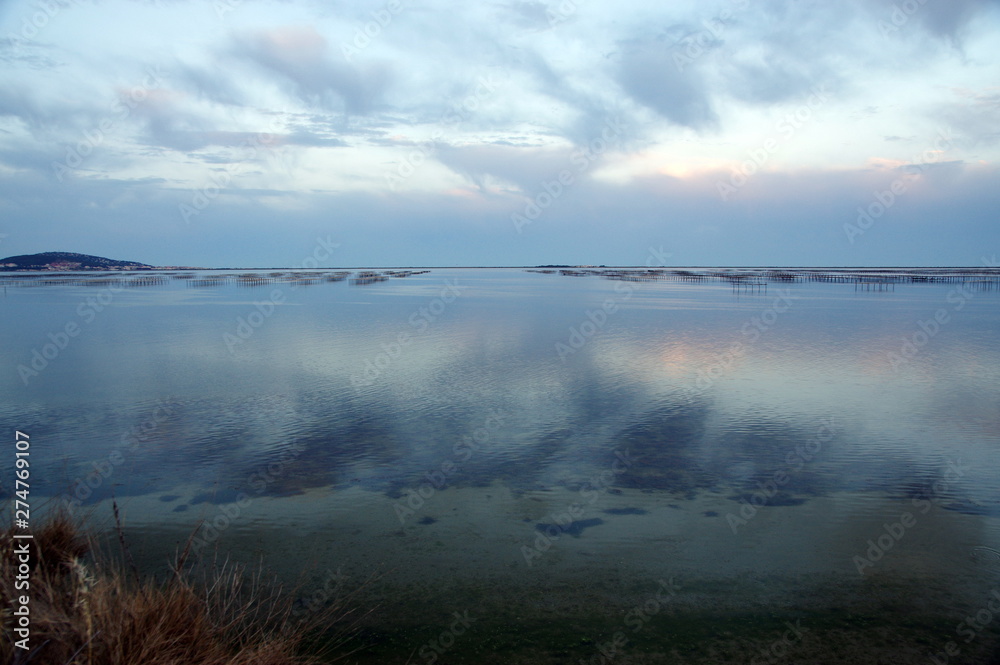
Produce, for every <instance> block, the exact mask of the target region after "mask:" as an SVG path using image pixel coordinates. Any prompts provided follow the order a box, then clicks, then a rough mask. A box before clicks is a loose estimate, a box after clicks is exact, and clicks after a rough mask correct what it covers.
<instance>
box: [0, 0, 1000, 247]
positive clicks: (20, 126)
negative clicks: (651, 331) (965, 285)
mask: <svg viewBox="0 0 1000 665" xmlns="http://www.w3.org/2000/svg"><path fill="white" fill-rule="evenodd" d="M659 4H660V5H662V6H655V5H654V3H650V2H633V1H632V0H617V1H616V2H599V1H598V0H562V1H560V0H551V1H549V2H503V1H496V2H484V3H458V2H444V1H439V0H423V1H419V2H418V1H416V0H414V1H397V0H390V1H386V0H373V1H371V2H357V1H354V2H350V3H345V2H321V3H320V2H317V3H309V2H291V3H289V2H269V1H258V0H215V1H214V2H207V1H206V2H183V1H171V0H161V1H153V2H122V1H119V0H52V1H51V2H20V1H14V2H4V3H2V4H0V63H2V64H0V234H3V235H2V236H0V256H7V255H13V254H26V253H35V252H41V251H76V252H83V253H88V254H98V255H102V256H108V257H111V258H117V259H128V260H135V261H141V262H144V263H151V264H155V265H171V264H172V265H178V264H179V265H198V266H240V267H270V266H292V265H297V264H300V263H301V262H302V260H303V259H304V258H306V257H307V256H310V255H312V253H313V250H314V248H315V247H316V245H317V238H323V239H324V240H325V239H327V238H329V241H332V242H334V243H339V246H338V247H337V248H336V250H335V251H334V252H333V255H332V256H331V258H330V259H329V261H327V264H328V265H330V266H360V265H369V266H391V265H441V266H451V265H534V264H542V263H570V264H607V265H637V264H647V263H661V262H662V263H664V264H669V265H981V264H982V262H983V260H984V258H989V257H992V256H993V255H994V254H1000V224H998V221H1000V219H998V217H1000V169H998V157H1000V1H997V0H990V1H987V0H980V1H976V0H907V1H906V2H894V0H838V1H836V2H835V1H833V0H830V1H826V2H814V1H810V0H799V1H795V0H775V1H769V0H721V1H718V2H711V1H710V2H701V1H699V2H681V1H678V2H665V3H659ZM861 212H865V213H866V215H867V216H862V215H861ZM329 241H327V242H329ZM650 248H655V249H656V250H657V253H656V255H657V256H658V257H660V258H656V259H653V258H652V257H653V256H654V255H653V254H651V252H650Z"/></svg>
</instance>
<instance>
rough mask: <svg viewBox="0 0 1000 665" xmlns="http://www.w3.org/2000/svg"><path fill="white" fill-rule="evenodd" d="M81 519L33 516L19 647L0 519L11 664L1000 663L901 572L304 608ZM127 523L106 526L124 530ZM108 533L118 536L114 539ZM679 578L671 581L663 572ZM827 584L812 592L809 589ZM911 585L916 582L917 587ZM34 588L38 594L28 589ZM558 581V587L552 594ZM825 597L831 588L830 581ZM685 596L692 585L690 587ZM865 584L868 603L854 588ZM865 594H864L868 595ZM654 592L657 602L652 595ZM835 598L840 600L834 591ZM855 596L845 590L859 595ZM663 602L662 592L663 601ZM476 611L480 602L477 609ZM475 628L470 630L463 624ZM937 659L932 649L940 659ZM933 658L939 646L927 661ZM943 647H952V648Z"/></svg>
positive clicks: (259, 584)
mask: <svg viewBox="0 0 1000 665" xmlns="http://www.w3.org/2000/svg"><path fill="white" fill-rule="evenodd" d="M87 526H88V525H87V524H86V523H85V522H83V523H81V522H78V521H74V519H72V518H70V517H69V516H68V515H67V514H66V513H55V514H54V515H52V516H50V517H49V518H48V519H47V520H46V521H45V522H44V524H43V526H42V527H41V528H37V529H35V530H34V533H33V535H34V540H33V541H32V542H33V544H34V548H33V556H32V557H31V561H30V564H29V565H30V567H31V573H30V583H31V591H30V593H31V601H30V608H31V610H30V612H31V614H30V616H31V639H30V646H31V650H30V651H27V652H24V651H21V650H19V649H17V648H15V646H14V644H15V641H16V640H17V639H18V638H17V636H16V635H14V634H13V628H14V619H15V617H14V616H13V615H12V611H11V609H10V608H12V607H16V606H17V605H16V604H15V600H14V593H15V590H14V580H15V578H16V574H17V571H16V568H17V565H18V564H17V563H16V556H15V554H14V552H15V547H16V545H17V543H19V542H23V541H18V540H16V539H15V538H14V533H15V531H14V529H13V527H9V528H7V529H5V530H3V531H2V532H0V550H2V560H0V575H2V576H3V577H2V581H0V602H2V603H3V608H4V610H3V633H4V635H3V641H2V644H0V662H5V663H13V664H14V665H140V664H141V665H168V664H169V665H180V664H181V663H183V664H184V665H320V664H322V663H340V662H349V663H359V664H362V663H363V664H370V663H371V664H373V663H379V664H381V663H394V664H398V665H403V664H404V663H405V664H407V665H408V664H410V663H414V664H416V663H427V664H437V665H445V664H446V663H474V664H476V665H492V664H497V665H499V664H500V663H504V664H522V665H542V664H545V665H556V664H564V663H578V662H579V663H583V664H585V665H591V664H593V665H610V664H611V663H614V664H615V665H645V664H654V663H682V664H687V665H722V664H729V663H749V664H750V665H762V664H765V663H766V664H769V665H770V664H776V663H811V664H815V665H824V664H826V665H834V664H846V663H852V664H853V663H861V662H868V663H876V662H879V663H897V664H907V663H921V664H922V665H923V664H926V663H927V662H947V663H949V665H958V664H969V665H971V664H973V663H987V664H996V663H1000V651H998V649H997V644H998V637H1000V635H998V633H997V631H996V630H995V626H983V629H984V630H983V631H982V634H977V635H976V636H975V638H976V639H974V640H973V641H972V642H971V643H969V644H966V643H963V644H962V645H961V649H960V650H959V651H958V652H956V653H954V654H953V655H952V654H945V653H940V654H939V653H937V652H938V651H940V650H941V649H942V648H944V647H943V645H945V644H947V643H948V642H947V640H948V639H949V638H951V639H954V622H953V620H952V619H953V616H952V615H953V613H954V611H955V610H954V608H950V611H949V608H948V603H947V602H942V601H943V600H944V599H943V598H941V597H936V594H935V592H933V591H932V590H931V589H926V590H925V593H924V595H923V596H922V597H919V598H918V597H912V598H911V599H910V600H909V601H908V602H907V603H906V604H905V606H904V605H901V604H900V601H901V597H905V596H908V595H909V594H910V591H906V590H904V589H902V588H900V587H899V581H898V580H896V581H892V582H888V583H884V584H879V585H877V586H876V585H875V584H874V583H873V581H872V580H868V581H866V582H864V585H863V589H864V591H863V592H861V593H860V595H859V593H858V592H859V591H862V589H861V588H857V589H856V588H853V585H847V586H848V587H850V588H847V587H841V586H840V585H838V587H837V588H836V589H835V590H834V592H835V596H836V597H839V600H838V601H835V602H833V604H832V605H829V604H828V603H821V604H809V603H804V604H801V605H799V604H796V606H795V607H792V606H789V607H785V608H783V609H779V608H773V607H772V608H771V609H769V610H763V609H761V608H757V609H754V608H752V607H744V608H743V609H742V610H735V609H734V608H726V607H722V606H720V605H718V604H714V603H713V604H709V605H705V604H704V602H697V601H696V599H697V597H700V596H704V594H705V593H706V592H717V591H718V589H714V590H711V589H708V588H699V586H700V585H698V584H695V585H693V586H689V585H684V586H679V587H676V586H674V582H673V580H672V579H671V581H670V582H669V583H664V582H662V581H661V587H662V588H660V589H657V590H656V594H655V596H653V595H649V593H648V592H647V595H649V597H648V598H645V600H644V602H641V603H636V604H635V607H633V608H632V610H631V612H628V613H624V614H623V613H621V612H617V611H612V609H613V608H611V607H610V606H607V607H606V606H604V604H603V603H596V604H595V606H594V608H592V611H589V612H585V613H582V614H581V613H580V612H575V613H571V615H569V616H565V617H560V616H555V615H552V614H551V612H549V613H548V614H545V612H543V614H545V616H542V615H539V616H534V615H532V608H533V607H540V606H541V605H542V604H545V603H547V602H548V601H547V599H546V598H543V597H541V596H540V597H537V598H534V597H524V598H520V599H519V602H513V603H512V602H510V598H508V597H506V596H504V595H503V594H500V595H501V596H503V598H490V597H489V594H488V593H486V591H485V589H484V588H478V589H471V588H468V589H464V590H461V589H460V588H451V589H446V590H441V591H440V592H441V593H443V594H445V595H447V596H448V599H449V603H454V602H458V601H459V600H461V601H468V605H467V607H469V608H471V609H470V610H468V611H466V612H465V614H464V615H461V614H456V615H455V616H457V617H458V620H455V617H453V616H448V617H447V621H446V622H445V623H435V622H432V621H428V620H427V619H428V617H427V616H426V614H425V612H423V611H422V609H426V607H427V606H428V605H433V604H434V603H435V598H434V593H431V592H429V590H425V592H424V593H418V594H416V596H414V595H413V594H412V591H411V592H409V593H408V592H407V591H405V590H404V589H401V588H393V587H392V585H386V587H385V588H383V589H381V590H375V595H376V596H378V595H382V594H385V593H386V592H388V596H383V598H384V601H385V604H384V606H382V605H378V606H374V605H371V601H367V603H368V605H369V607H371V609H368V610H367V611H366V610H364V609H363V607H364V606H365V604H366V601H364V600H362V599H361V598H360V596H361V595H363V594H361V593H359V592H360V591H362V590H365V591H371V590H372V589H368V588H366V587H369V586H370V585H371V584H372V583H373V580H375V581H376V582H380V583H381V582H384V581H385V580H376V579H375V578H369V579H368V580H367V581H365V582H364V583H362V585H361V587H359V589H355V590H348V591H346V592H344V593H341V592H340V591H339V589H338V592H336V593H334V594H333V595H332V596H331V597H327V598H326V601H327V602H326V604H325V605H323V606H322V607H318V606H310V607H308V611H307V612H305V613H304V614H305V616H302V614H303V613H302V612H301V611H300V610H301V607H299V602H298V601H295V600H294V599H295V598H296V597H297V596H299V595H300V592H301V591H302V589H301V588H298V587H296V588H289V587H283V586H281V585H278V584H275V583H274V582H273V580H272V579H270V578H269V577H268V576H267V575H265V573H264V572H263V569H262V568H261V567H259V566H258V567H248V566H240V565H234V564H230V563H226V564H223V565H216V562H207V564H208V565H204V564H206V562H205V561H191V560H189V559H188V550H189V549H190V540H189V541H188V546H187V547H185V548H184V550H182V551H181V552H179V553H178V554H177V555H176V557H175V559H174V561H173V564H172V565H171V566H170V571H169V573H168V574H166V575H163V576H162V579H156V577H157V576H156V575H149V574H146V575H143V574H140V572H139V571H138V570H137V569H136V568H135V566H134V564H133V563H132V562H131V556H130V554H129V551H128V544H127V541H126V539H125V537H124V530H123V528H122V526H121V524H120V523H118V522H117V520H116V523H115V532H116V534H117V540H118V545H119V548H118V549H116V550H111V549H108V548H107V546H104V545H98V542H99V540H98V539H97V538H96V537H95V536H94V535H93V533H92V532H91V531H90V530H88V529H87V528H86V527H87ZM114 536H115V534H114V533H112V534H108V539H109V541H111V542H113V540H114ZM100 542H105V541H104V540H101V541H100ZM664 585H665V586H664ZM816 591H817V589H805V590H803V594H804V597H806V598H807V597H810V596H813V595H814V594H815V592H816ZM911 591H912V590H911ZM20 593H24V592H23V591H22V592H20ZM543 595H544V594H543ZM824 595H825V594H824ZM686 596H687V597H686ZM849 597H853V598H854V599H855V600H854V601H848V600H847V598H849ZM859 599H864V600H863V601H862V602H860V603H859V602H858V601H859ZM654 600H655V603H654V602H653V601H654ZM828 600H833V599H832V598H828ZM845 601H846V602H845ZM654 605H655V606H654ZM470 613H471V615H470ZM466 632H467V633H468V636H467V638H463V635H464V634H465V633H466ZM932 656H933V657H934V658H937V659H938V660H934V658H931V657H932ZM929 658H930V660H929ZM941 658H945V659H946V660H941Z"/></svg>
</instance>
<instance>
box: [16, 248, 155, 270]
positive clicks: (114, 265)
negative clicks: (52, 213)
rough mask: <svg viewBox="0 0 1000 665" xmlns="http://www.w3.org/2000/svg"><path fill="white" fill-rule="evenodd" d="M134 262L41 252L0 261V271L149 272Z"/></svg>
mask: <svg viewBox="0 0 1000 665" xmlns="http://www.w3.org/2000/svg"><path fill="white" fill-rule="evenodd" d="M152 268H153V266H149V265H146V264H145V263H136V262H135V261H116V260H115V259H106V258H104V257H103V256H93V255H91V254H76V253H75V252H42V253H41V254H22V255H20V256H8V257H7V258H5V259H0V270H151V269H152Z"/></svg>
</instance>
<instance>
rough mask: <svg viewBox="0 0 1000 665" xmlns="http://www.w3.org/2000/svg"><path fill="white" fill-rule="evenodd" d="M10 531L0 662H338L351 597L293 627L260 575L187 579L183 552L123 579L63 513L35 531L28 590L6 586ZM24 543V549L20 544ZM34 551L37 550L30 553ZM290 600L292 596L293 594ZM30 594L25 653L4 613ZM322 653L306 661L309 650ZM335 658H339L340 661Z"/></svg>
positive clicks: (1, 580)
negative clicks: (160, 568) (165, 572)
mask: <svg viewBox="0 0 1000 665" xmlns="http://www.w3.org/2000/svg"><path fill="white" fill-rule="evenodd" d="M13 535H14V529H13V528H12V527H11V528H7V529H5V530H3V531H0V557H2V559H0V607H2V608H3V630H2V632H3V635H2V637H0V640H2V641H0V662H4V663H15V664H22V663H23V664H25V665H28V664H30V665H140V664H141V665H314V664H317V663H322V662H333V661H334V660H337V658H336V657H335V655H334V654H331V653H330V652H331V651H332V650H342V649H343V645H344V643H345V641H346V639H347V638H348V637H349V635H350V633H351V631H352V630H353V627H354V625H356V622H357V620H359V619H360V618H361V617H354V616H353V613H352V611H351V610H350V609H349V608H348V607H347V602H348V601H349V600H350V598H349V597H347V598H341V599H340V600H339V601H335V602H334V603H333V604H332V605H329V606H327V607H326V608H324V609H322V610H320V611H318V612H315V613H312V614H311V615H309V616H307V617H306V618H305V619H304V620H300V619H299V618H298V617H297V616H296V615H295V613H294V612H293V610H294V609H295V605H294V598H293V596H292V594H291V593H284V590H283V589H282V588H281V587H280V586H273V585H270V584H267V580H265V579H264V577H263V575H262V573H260V572H256V573H251V572H248V571H247V570H246V569H245V568H244V567H241V566H230V565H223V566H221V567H216V568H214V570H213V571H212V572H211V573H210V574H206V575H201V576H199V577H197V579H196V578H195V574H194V573H191V572H184V571H185V570H186V569H190V566H185V560H184V559H185V558H186V553H184V554H182V555H181V556H180V557H179V558H178V561H177V562H175V564H174V566H173V570H174V575H173V576H172V577H170V578H169V579H168V580H166V581H163V582H156V581H153V580H150V579H137V578H136V576H135V575H131V574H129V575H126V574H125V571H124V570H123V569H122V566H121V565H120V564H116V563H114V560H113V559H112V558H111V557H102V556H100V555H99V554H98V555H96V556H95V555H94V554H93V552H92V548H91V542H90V541H89V540H88V539H87V538H86V537H85V536H84V535H83V534H82V533H81V531H80V529H79V528H78V527H77V526H76V525H75V524H74V522H73V521H72V519H70V518H69V516H67V515H65V514H57V515H55V516H54V517H52V518H50V519H49V520H48V521H47V522H46V523H45V524H44V526H42V527H41V528H37V529H35V530H34V541H32V542H33V546H32V549H33V550H34V551H35V552H36V554H35V556H34V557H33V558H32V561H31V564H30V565H31V566H32V572H31V577H30V584H31V587H30V591H28V592H26V591H24V590H17V589H15V587H14V584H15V576H16V575H17V565H18V562H17V559H16V557H15V555H14V547H15V539H14V538H13ZM19 542H24V541H19ZM36 548H37V549H36ZM291 591H292V592H294V591H295V590H291ZM25 593H28V594H29V595H30V598H31V600H30V602H29V608H30V617H31V638H30V646H31V650H30V651H24V650H23V649H20V648H16V647H15V646H14V642H15V640H17V639H19V638H18V637H17V636H16V635H15V633H14V632H13V625H12V618H13V617H12V614H11V612H12V608H13V607H15V599H16V597H17V596H19V595H23V594H25ZM312 642H317V643H323V644H325V645H326V646H325V647H324V648H322V649H320V651H319V652H318V653H317V651H316V649H315V648H314V649H312V650H311V651H312V652H311V653H307V651H308V650H307V648H306V646H307V644H308V643H312ZM341 657H343V655H341Z"/></svg>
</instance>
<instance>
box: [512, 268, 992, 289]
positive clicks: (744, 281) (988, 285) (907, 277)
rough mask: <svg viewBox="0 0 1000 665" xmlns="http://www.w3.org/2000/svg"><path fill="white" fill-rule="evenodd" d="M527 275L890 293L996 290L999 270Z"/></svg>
mask: <svg viewBox="0 0 1000 665" xmlns="http://www.w3.org/2000/svg"><path fill="white" fill-rule="evenodd" d="M527 272H533V273H542V274H555V273H558V274H560V275H564V276H568V277H589V276H598V277H603V278H605V279H614V280H622V281H628V282H651V281H675V282H708V281H724V282H728V283H730V284H732V285H733V287H734V288H737V287H739V288H747V289H753V288H766V285H767V284H769V283H792V282H830V283H843V284H854V285H855V289H857V290H891V288H892V286H893V285H895V284H964V285H966V286H967V287H968V288H973V289H976V290H992V289H994V288H1000V270H998V269H996V268H967V269H966V268H961V269H958V268H953V269H945V268H941V269H927V270H919V269H918V270H914V269H910V270H891V269H884V270H845V269H832V270H831V269H826V270H823V269H800V270H774V269H760V270H730V269H725V270H718V269H707V270H680V269H667V268H645V269H643V268H635V269H633V268H597V269H593V268H587V269H580V268H559V269H553V268H543V269H531V270H528V271H527Z"/></svg>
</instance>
